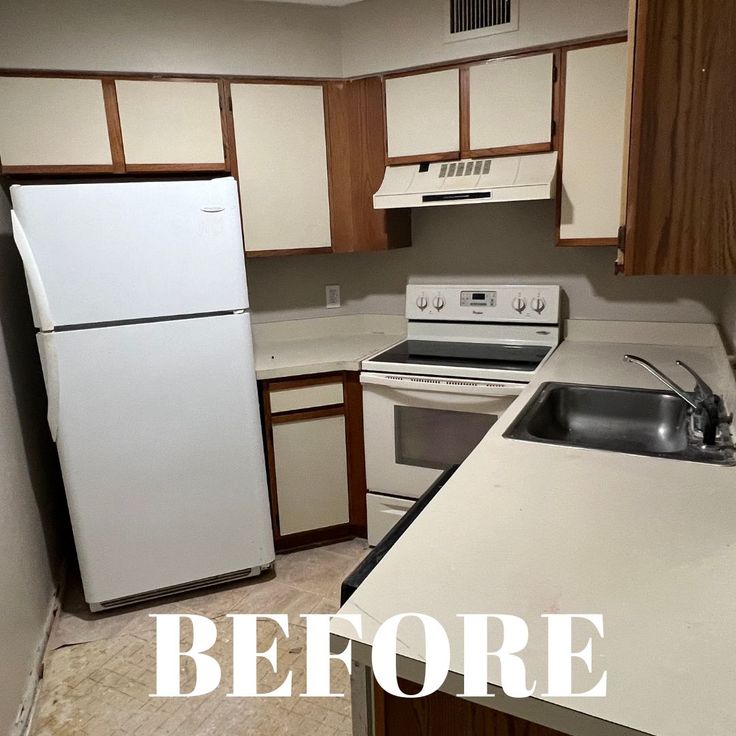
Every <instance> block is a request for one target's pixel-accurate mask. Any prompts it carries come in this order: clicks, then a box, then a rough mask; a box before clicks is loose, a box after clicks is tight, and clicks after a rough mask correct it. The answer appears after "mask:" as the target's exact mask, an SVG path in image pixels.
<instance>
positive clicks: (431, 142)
mask: <svg viewBox="0 0 736 736" xmlns="http://www.w3.org/2000/svg"><path fill="white" fill-rule="evenodd" d="M386 125H387V129H388V155H389V157H392V158H393V157H399V156H419V155H422V154H431V153H445V152H448V151H459V150H460V72H459V70H457V69H448V70H446V71H440V72H429V73H427V74H412V75H410V76H408V77H393V78H391V79H387V80H386Z"/></svg>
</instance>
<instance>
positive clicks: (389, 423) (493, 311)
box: [360, 284, 560, 544]
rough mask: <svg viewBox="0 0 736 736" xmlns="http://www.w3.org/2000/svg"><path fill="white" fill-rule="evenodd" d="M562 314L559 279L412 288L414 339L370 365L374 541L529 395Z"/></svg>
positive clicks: (366, 383)
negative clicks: (527, 389)
mask: <svg viewBox="0 0 736 736" xmlns="http://www.w3.org/2000/svg"><path fill="white" fill-rule="evenodd" d="M559 315H560V287H559V286H553V285H538V286H510V285H502V286H489V285H483V286H478V285H448V284H423V285H414V284H411V285H409V286H407V289H406V316H407V319H408V329H407V340H406V341H405V342H403V343H401V344H399V345H396V346H395V347H393V348H391V349H389V350H386V351H385V352H382V353H380V354H379V355H376V356H375V357H372V358H370V359H368V360H365V361H363V364H362V373H361V379H360V380H361V383H362V384H363V407H364V409H363V410H364V427H365V450H366V472H367V481H368V491H369V493H368V540H369V542H370V543H371V544H376V543H377V542H378V541H379V540H380V539H381V538H382V537H383V536H384V535H385V534H386V532H388V530H389V529H390V528H391V527H392V526H393V525H394V524H395V523H396V521H398V520H399V519H400V518H401V516H402V515H403V514H405V513H406V511H407V510H408V509H409V508H411V506H412V505H413V504H414V502H415V501H416V499H417V498H419V497H420V496H421V495H422V494H423V493H424V492H425V491H426V490H427V489H428V488H429V487H430V486H431V485H432V484H433V483H434V482H435V481H436V480H437V478H439V476H440V475H441V474H442V472H443V471H444V470H446V469H447V468H449V467H451V466H453V465H457V464H460V463H461V462H462V461H463V460H464V459H465V458H466V457H467V456H468V455H469V454H470V452H471V451H472V450H473V449H474V448H475V446H476V445H477V444H478V442H480V440H481V439H482V438H483V437H484V435H485V434H486V433H487V432H488V430H489V429H490V428H491V427H492V426H493V425H494V424H495V422H496V421H497V420H498V418H499V417H500V416H501V414H502V413H503V412H504V411H505V410H506V409H507V408H508V406H509V405H510V404H511V403H512V402H513V400H514V399H515V398H516V396H518V395H519V394H520V393H521V391H522V390H523V388H524V386H526V384H528V383H529V381H530V380H531V377H532V376H533V375H534V372H535V371H536V370H538V368H539V366H541V365H542V364H543V363H544V362H545V361H546V360H547V359H548V358H549V356H550V355H551V354H552V351H553V350H554V349H555V347H557V345H558V344H559V341H560V319H559Z"/></svg>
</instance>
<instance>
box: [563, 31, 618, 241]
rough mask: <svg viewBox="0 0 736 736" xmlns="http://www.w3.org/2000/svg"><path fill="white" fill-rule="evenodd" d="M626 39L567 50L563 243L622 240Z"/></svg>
mask: <svg viewBox="0 0 736 736" xmlns="http://www.w3.org/2000/svg"><path fill="white" fill-rule="evenodd" d="M626 79H627V44H626V42H625V41H623V42H622V41H619V42H617V43H606V44H603V45H594V46H587V47H582V48H573V49H569V50H563V52H562V88H563V90H564V96H563V99H562V110H563V114H562V116H561V117H562V121H561V122H562V125H561V130H560V141H561V146H560V157H559V158H560V171H561V176H560V183H561V186H560V187H559V193H558V197H559V200H558V208H559V233H558V241H557V242H558V245H616V244H617V243H618V230H619V226H620V224H621V222H620V220H621V190H622V174H623V168H624V150H625V137H626V136H625V132H626V131H625V119H626V99H627V89H626V87H627V85H626Z"/></svg>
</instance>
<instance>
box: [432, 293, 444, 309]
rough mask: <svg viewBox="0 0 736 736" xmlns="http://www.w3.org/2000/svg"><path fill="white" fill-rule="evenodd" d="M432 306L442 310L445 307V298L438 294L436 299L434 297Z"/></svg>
mask: <svg viewBox="0 0 736 736" xmlns="http://www.w3.org/2000/svg"><path fill="white" fill-rule="evenodd" d="M432 306H433V307H434V308H435V309H436V310H437V311H438V312H440V311H442V309H444V307H445V299H444V297H441V296H436V297H435V298H434V299H432Z"/></svg>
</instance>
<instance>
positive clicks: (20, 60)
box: [0, 0, 342, 77]
mask: <svg viewBox="0 0 736 736" xmlns="http://www.w3.org/2000/svg"><path fill="white" fill-rule="evenodd" d="M0 67H15V68H19V67H27V68H34V69H78V70H79V69H84V70H102V71H115V70H117V71H135V72H183V73H186V72H189V73H198V74H215V73H218V74H253V75H261V74H263V75H280V74H284V75H295V76H297V75H304V76H328V77H329V76H339V75H340V74H341V70H342V62H341V49H340V30H339V16H338V12H337V10H335V9H334V8H318V7H304V6H299V5H281V4H276V5H274V4H271V3H258V2H246V0H206V2H202V0H154V1H153V2H152V1H151V0H125V2H113V1H112V0H63V2H46V0H22V2H14V3H11V2H3V3H0Z"/></svg>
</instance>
